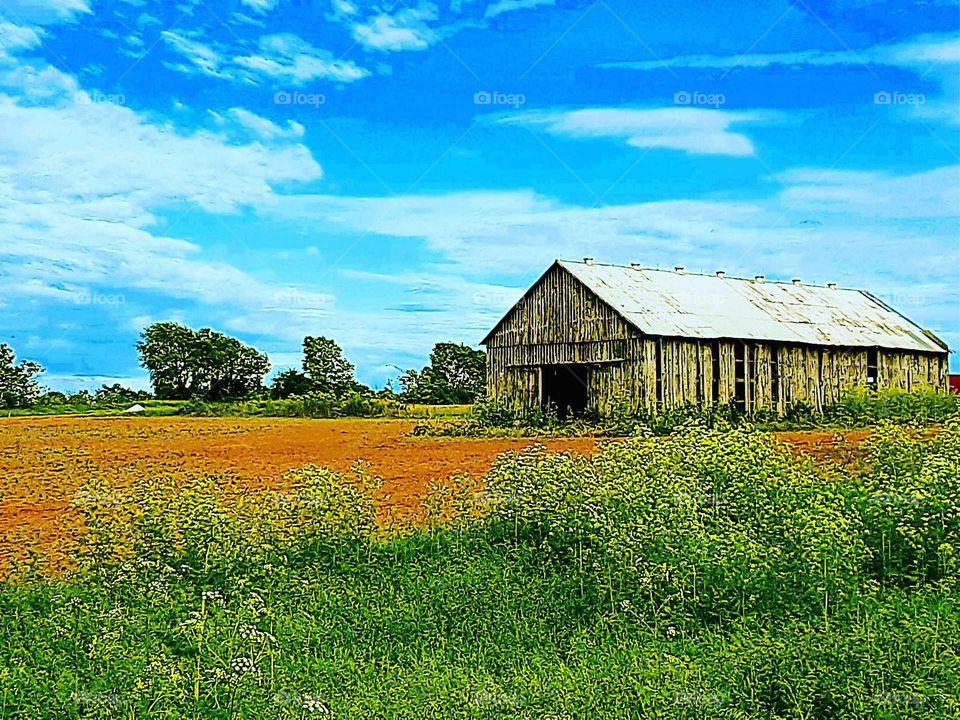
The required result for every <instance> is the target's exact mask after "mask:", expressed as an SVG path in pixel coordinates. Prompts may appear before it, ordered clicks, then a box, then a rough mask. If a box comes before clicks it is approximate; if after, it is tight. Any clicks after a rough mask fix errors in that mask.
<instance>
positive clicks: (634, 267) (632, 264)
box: [630, 263, 643, 270]
mask: <svg viewBox="0 0 960 720" xmlns="http://www.w3.org/2000/svg"><path fill="white" fill-rule="evenodd" d="M630 267H632V268H633V269H634V270H642V269H643V265H641V264H640V263H630Z"/></svg>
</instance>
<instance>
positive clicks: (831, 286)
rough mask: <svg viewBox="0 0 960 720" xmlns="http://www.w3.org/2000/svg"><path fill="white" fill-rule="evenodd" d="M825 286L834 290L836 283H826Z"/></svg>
mask: <svg viewBox="0 0 960 720" xmlns="http://www.w3.org/2000/svg"><path fill="white" fill-rule="evenodd" d="M827 287H828V288H830V289H831V290H836V289H837V284H836V283H827Z"/></svg>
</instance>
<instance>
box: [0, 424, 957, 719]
mask: <svg viewBox="0 0 960 720" xmlns="http://www.w3.org/2000/svg"><path fill="white" fill-rule="evenodd" d="M870 443H871V445H870V456H869V458H868V459H867V460H866V461H865V462H864V464H863V466H862V467H861V468H859V472H857V473H853V472H851V471H849V470H845V469H841V468H834V467H819V466H815V465H814V464H813V463H812V462H811V461H804V460H800V461H797V460H795V459H794V458H792V457H791V455H790V453H789V451H787V450H786V449H785V448H783V447H781V446H779V445H777V444H775V443H774V442H773V441H772V440H771V439H770V437H769V436H767V435H765V434H763V433H760V432H757V431H755V430H745V429H744V430H735V429H734V430H731V429H727V430H717V429H709V428H705V427H702V426H688V427H684V428H682V429H680V430H679V431H677V432H676V433H674V434H673V435H671V436H669V437H667V438H654V437H651V436H641V437H637V438H634V439H631V440H629V441H623V442H615V443H609V444H607V445H605V446H603V447H602V448H601V449H600V450H599V451H598V453H597V454H596V455H595V456H593V457H592V458H590V459H585V458H580V457H576V456H567V455H554V454H550V453H547V452H546V451H544V450H543V449H542V448H534V449H532V450H528V451H524V452H521V453H513V454H508V455H505V456H503V457H502V458H501V460H500V461H498V463H497V465H496V466H495V468H494V469H493V471H492V472H491V474H490V476H489V477H488V479H487V483H486V486H485V487H484V488H482V489H480V488H479V487H478V486H477V485H476V483H475V481H472V480H470V479H468V478H454V479H452V480H451V481H450V482H449V483H438V484H436V485H435V486H434V487H433V488H432V489H431V492H430V496H429V497H428V499H427V506H428V508H429V510H430V517H431V522H430V524H429V525H428V526H427V527H423V528H409V527H398V528H383V527H381V526H378V525H376V524H375V523H374V522H373V503H372V493H373V492H374V491H375V489H376V487H377V485H378V482H377V479H376V478H371V477H368V476H366V475H364V474H363V472H362V470H359V469H358V471H357V472H356V473H354V474H349V475H339V474H337V473H332V472H330V471H326V470H323V469H321V468H313V467H307V468H305V469H303V470H300V471H297V472H295V473H294V474H293V475H292V476H291V480H292V483H293V487H294V488H295V489H294V490H293V491H291V492H290V493H287V494H282V495H276V496H264V495H263V494H258V493H257V492H256V491H252V490H242V489H238V488H235V487H234V488H228V489H227V490H225V489H224V486H223V485H222V484H221V483H219V482H218V481H217V480H216V479H211V480H209V481H207V482H203V483H197V484H195V485H192V486H189V487H177V488H175V487H173V486H172V485H170V484H169V483H166V482H165V481H164V480H163V479H162V478H144V479H143V481H142V482H141V483H140V485H139V486H138V487H137V488H136V492H135V493H134V499H133V500H132V501H131V502H130V503H124V504H115V503H103V504H98V503H96V502H89V503H87V504H85V505H84V506H83V507H82V508H81V509H82V512H83V513H84V516H85V522H86V526H87V535H86V539H85V546H84V548H83V549H82V551H81V552H80V553H79V554H78V556H77V562H78V570H77V574H76V575H75V576H72V577H67V578H61V579H48V578H44V577H43V576H42V575H38V574H35V573H33V572H31V570H30V568H24V570H23V572H22V573H21V574H20V575H19V576H18V577H17V578H16V579H15V580H11V581H8V582H7V583H5V584H4V585H2V586H0V716H3V717H15V718H58V719H59V718H79V717H105V718H106V717H109V718H133V717H169V718H181V717H184V718H194V717H196V718H264V717H270V718H305V717H333V718H351V719H352V718H358V717H370V718H437V719H438V720H439V719H440V718H443V719H446V718H538V719H544V718H555V719H558V718H565V719H566V718H570V719H571V720H572V719H573V718H585V717H589V718H703V717H721V718H753V717H757V718H814V717H818V718H819V717H843V718H900V717H953V716H956V714H957V713H958V712H960V701H958V696H957V688H958V687H960V677H958V675H960V657H958V652H957V648H956V643H955V638H956V637H957V635H958V633H960V608H958V601H960V595H958V583H957V579H958V578H957V576H958V569H960V556H958V551H957V548H958V547H960V507H958V506H957V504H956V497H957V496H958V494H960V484H958V483H960V479H958V476H957V472H956V468H957V464H958V462H960V423H957V422H955V421H948V422H947V423H946V424H945V425H944V427H943V429H942V430H941V431H940V432H939V433H938V434H937V435H936V436H935V437H934V438H932V439H931V438H923V437H920V436H918V435H915V434H909V433H907V432H905V431H904V430H902V429H900V428H896V427H892V426H881V427H880V428H879V429H878V430H877V432H876V433H875V434H874V437H873V438H872V440H871V441H870ZM89 497H90V498H94V499H95V498H98V497H103V498H109V497H112V495H111V494H110V488H109V487H104V486H103V483H102V481H94V480H91V484H90V486H89Z"/></svg>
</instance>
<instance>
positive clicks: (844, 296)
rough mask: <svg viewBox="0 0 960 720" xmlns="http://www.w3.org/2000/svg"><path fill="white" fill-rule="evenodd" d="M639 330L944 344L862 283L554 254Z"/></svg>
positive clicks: (862, 343) (885, 344)
mask: <svg viewBox="0 0 960 720" xmlns="http://www.w3.org/2000/svg"><path fill="white" fill-rule="evenodd" d="M557 265H559V266H560V267H562V268H563V269H564V270H566V271H568V272H569V273H571V274H572V275H573V276H574V277H575V278H577V279H578V280H579V281H580V282H582V283H583V284H584V285H585V286H586V287H588V288H589V289H590V290H591V291H592V292H594V293H595V294H596V295H597V296H598V297H599V298H600V299H601V300H603V301H604V302H605V303H607V304H608V305H610V306H611V307H612V308H613V309H614V310H616V311H617V312H619V313H620V314H621V315H622V316H623V317H624V319H626V320H627V321H628V322H630V323H631V324H632V325H634V326H636V328H637V329H638V330H640V331H641V332H642V333H644V334H646V335H659V336H664V337H688V338H698V339H716V338H736V339H742V340H766V341H772V342H784V343H803V344H809V345H835V346H846V347H881V348H890V349H898V350H914V351H922V352H937V353H942V352H947V346H946V345H945V344H944V343H943V342H942V341H940V340H939V339H938V338H936V336H934V335H933V334H932V333H929V332H927V331H926V330H924V329H923V328H921V327H920V326H918V325H916V324H915V323H913V322H911V321H910V320H908V319H907V318H906V317H904V316H903V315H901V314H900V313H898V312H897V311H896V310H894V309H893V308H891V307H889V306H888V305H886V304H885V303H883V302H882V301H880V300H879V299H877V298H876V297H874V296H873V295H871V294H870V293H868V292H865V291H863V290H851V289H846V288H836V287H822V286H816V285H804V284H799V283H792V282H791V283H782V282H770V281H763V280H747V279H742V278H729V277H719V276H717V275H701V274H697V273H690V272H686V271H679V270H678V271H673V270H653V269H649V268H641V267H638V266H622V265H604V264H599V263H587V262H570V261H564V260H558V261H557Z"/></svg>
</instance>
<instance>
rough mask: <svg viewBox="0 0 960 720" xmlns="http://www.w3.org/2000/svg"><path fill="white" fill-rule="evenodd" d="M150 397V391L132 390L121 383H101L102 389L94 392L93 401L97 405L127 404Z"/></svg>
mask: <svg viewBox="0 0 960 720" xmlns="http://www.w3.org/2000/svg"><path fill="white" fill-rule="evenodd" d="M149 399H150V393H148V392H143V391H142V390H132V389H131V388H127V387H124V386H123V385H121V384H120V383H114V384H113V385H101V386H100V389H99V390H97V391H96V392H95V393H94V394H93V402H94V403H95V404H97V405H126V404H129V403H135V402H140V401H141V400H149Z"/></svg>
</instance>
